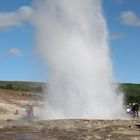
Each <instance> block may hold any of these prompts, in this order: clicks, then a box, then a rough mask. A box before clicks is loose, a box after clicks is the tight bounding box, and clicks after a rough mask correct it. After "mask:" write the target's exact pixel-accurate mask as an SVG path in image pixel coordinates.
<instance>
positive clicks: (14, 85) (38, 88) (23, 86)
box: [0, 81, 46, 92]
mask: <svg viewBox="0 0 140 140" xmlns="http://www.w3.org/2000/svg"><path fill="white" fill-rule="evenodd" d="M45 87H46V83H43V82H21V81H0V89H8V90H17V91H27V92H43V88H45Z"/></svg>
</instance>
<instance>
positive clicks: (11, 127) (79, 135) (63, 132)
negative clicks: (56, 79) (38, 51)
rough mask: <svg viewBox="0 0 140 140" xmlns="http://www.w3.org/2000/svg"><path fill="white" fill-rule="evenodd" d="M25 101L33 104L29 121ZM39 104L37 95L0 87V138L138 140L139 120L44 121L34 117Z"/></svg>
mask: <svg viewBox="0 0 140 140" xmlns="http://www.w3.org/2000/svg"><path fill="white" fill-rule="evenodd" d="M28 95H29V96H28ZM27 103H32V104H33V105H34V116H35V117H34V119H33V120H30V121H29V120H27V118H26V112H25V106H26V104H27ZM42 106H43V101H42V100H41V98H40V95H39V94H37V95H33V94H32V95H31V96H30V93H26V95H23V94H22V93H18V92H13V91H5V90H0V140H140V119H131V120H80V119H79V120H74V119H73V120H72V119H71V120H47V121H45V120H44V121H43V120H39V119H37V118H38V117H39V115H40V114H41V111H42ZM15 109H18V110H19V114H18V115H14V111H15Z"/></svg>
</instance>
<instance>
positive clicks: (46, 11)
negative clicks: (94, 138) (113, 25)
mask: <svg viewBox="0 0 140 140" xmlns="http://www.w3.org/2000/svg"><path fill="white" fill-rule="evenodd" d="M35 15H36V20H35V26H36V28H37V43H38V49H39V51H40V53H41V55H42V56H43V57H44V59H45V60H46V62H47V63H48V66H49V75H50V79H49V89H48V94H47V99H46V114H45V115H46V118H47V119H58V118H103V119H105V118H107V119H112V118H120V117H122V114H123V113H122V112H123V107H122V98H121V97H120V96H119V95H117V93H116V89H115V88H114V87H113V84H112V81H113V76H112V75H113V74H112V64H111V61H110V56H109V51H108V31H107V27H106V22H105V19H104V17H103V14H102V7H101V1H100V0H59V1H58V0H42V1H37V11H36V13H35Z"/></svg>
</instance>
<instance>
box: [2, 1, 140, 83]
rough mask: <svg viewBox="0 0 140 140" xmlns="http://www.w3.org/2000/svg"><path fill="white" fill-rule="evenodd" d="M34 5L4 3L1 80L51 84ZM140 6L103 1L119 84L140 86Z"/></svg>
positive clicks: (136, 3)
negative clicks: (33, 18)
mask: <svg viewBox="0 0 140 140" xmlns="http://www.w3.org/2000/svg"><path fill="white" fill-rule="evenodd" d="M31 2H32V1H31V0H11V1H10V0H0V80H8V81H9V80H12V81H13V80H16V81H47V68H46V65H45V62H43V60H42V59H41V58H40V57H39V56H38V55H37V53H36V50H35V43H34V42H35V40H34V28H33V27H32V25H31V24H30V22H29V21H28V19H29V18H30V15H31V12H32V11H31V9H30V6H31ZM139 7H140V0H103V11H104V16H105V18H106V21H107V26H108V30H109V34H110V39H109V48H110V53H111V58H112V61H113V68H114V75H115V80H116V82H125V83H126V82H127V83H140V72H139V71H140V62H139V60H140V39H139V36H140V8H139ZM5 17H6V18H5ZM9 17H12V19H11V18H9ZM9 19H10V21H9Z"/></svg>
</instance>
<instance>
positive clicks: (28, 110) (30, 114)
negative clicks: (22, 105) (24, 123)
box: [14, 104, 33, 120]
mask: <svg viewBox="0 0 140 140" xmlns="http://www.w3.org/2000/svg"><path fill="white" fill-rule="evenodd" d="M26 113H27V119H28V120H31V119H32V118H33V105H32V104H27V105H26ZM14 115H19V110H18V109H16V110H15V111H14Z"/></svg>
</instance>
